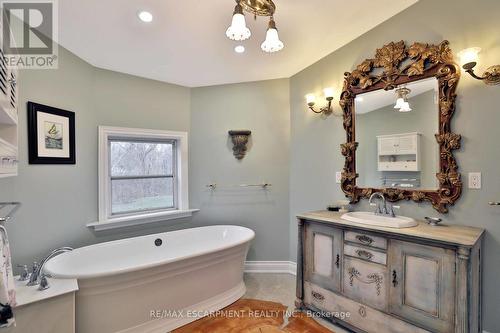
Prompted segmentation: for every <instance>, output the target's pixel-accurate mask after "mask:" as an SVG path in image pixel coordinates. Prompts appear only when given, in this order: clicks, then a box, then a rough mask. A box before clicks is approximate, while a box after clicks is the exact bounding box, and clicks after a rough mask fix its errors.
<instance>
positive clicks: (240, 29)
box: [226, 1, 252, 41]
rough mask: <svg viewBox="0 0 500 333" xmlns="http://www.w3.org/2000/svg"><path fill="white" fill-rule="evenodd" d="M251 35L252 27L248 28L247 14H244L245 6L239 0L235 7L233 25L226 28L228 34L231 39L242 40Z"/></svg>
mask: <svg viewBox="0 0 500 333" xmlns="http://www.w3.org/2000/svg"><path fill="white" fill-rule="evenodd" d="M251 35H252V33H251V32H250V29H248V28H247V23H246V21H245V15H243V8H242V7H241V5H240V3H239V1H237V2H236V7H234V12H233V20H232V21H231V26H230V27H229V28H227V30H226V36H227V38H229V39H231V40H238V41H241V40H245V39H248V38H250V36H251Z"/></svg>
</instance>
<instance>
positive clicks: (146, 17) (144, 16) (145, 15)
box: [137, 10, 153, 23]
mask: <svg viewBox="0 0 500 333" xmlns="http://www.w3.org/2000/svg"><path fill="white" fill-rule="evenodd" d="M137 16H138V17H139V20H141V21H142V22H146V23H149V22H151V21H153V14H151V13H150V12H147V11H145V10H141V11H140V12H139V13H137Z"/></svg>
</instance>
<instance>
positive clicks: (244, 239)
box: [44, 224, 255, 280]
mask: <svg viewBox="0 0 500 333" xmlns="http://www.w3.org/2000/svg"><path fill="white" fill-rule="evenodd" d="M214 227H224V228H227V227H229V228H237V229H240V230H244V231H245V232H249V234H248V235H245V237H242V239H241V240H238V241H236V242H232V243H230V244H224V243H222V244H221V246H220V247H217V248H216V249H212V250H208V251H201V252H196V253H193V254H187V255H184V256H179V257H175V258H172V259H164V260H158V261H153V262H148V263H144V264H140V265H136V266H133V267H125V268H122V269H115V270H109V271H105V272H99V273H95V272H92V273H88V274H79V275H75V274H68V273H61V272H57V270H51V269H50V267H51V264H52V265H57V263H58V261H60V260H62V259H61V258H64V257H68V256H71V255H74V254H75V251H81V250H83V249H88V248H90V247H94V248H100V247H104V246H110V245H112V244H120V243H125V242H127V241H130V240H131V239H143V238H153V237H158V236H161V235H165V234H169V233H176V232H185V231H189V230H195V229H198V230H199V229H210V228H214ZM254 238H255V231H254V230H252V229H250V228H247V227H244V226H238V225H224V224H218V225H210V226H203V227H193V228H185V229H179V230H174V231H167V232H161V233H156V234H148V235H143V236H136V237H128V238H122V239H117V240H113V241H109V242H102V243H97V244H92V245H87V246H82V247H79V248H76V249H75V250H73V251H72V252H66V253H63V254H60V255H58V256H56V257H54V258H51V259H50V260H49V261H47V264H46V265H45V267H44V272H45V273H47V274H50V275H51V276H53V277H54V278H58V279H78V280H80V279H93V278H101V277H107V276H113V275H118V274H125V273H129V272H135V271H139V270H146V269H148V268H153V267H157V266H161V265H167V264H172V263H175V262H179V261H183V260H189V259H191V258H195V257H200V256H203V255H208V254H212V253H216V252H220V251H224V250H227V249H230V248H233V247H238V246H240V245H242V244H245V243H250V242H251V241H252V240H253V239H254ZM53 269H54V268H53Z"/></svg>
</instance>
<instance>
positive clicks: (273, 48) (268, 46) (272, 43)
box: [260, 17, 284, 53]
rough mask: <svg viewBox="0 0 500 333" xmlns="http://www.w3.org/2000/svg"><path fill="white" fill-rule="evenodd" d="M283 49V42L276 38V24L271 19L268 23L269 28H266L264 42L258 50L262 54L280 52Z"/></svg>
mask: <svg viewBox="0 0 500 333" xmlns="http://www.w3.org/2000/svg"><path fill="white" fill-rule="evenodd" d="M283 47H284V44H283V42H282V41H281V40H280V38H279V36H278V29H276V23H275V22H274V19H273V18H272V17H271V20H270V21H269V27H268V28H267V33H266V40H265V41H264V42H263V43H262V45H261V46H260V48H261V49H262V51H264V52H268V53H273V52H278V51H280V50H282V49H283Z"/></svg>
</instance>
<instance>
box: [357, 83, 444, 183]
mask: <svg viewBox="0 0 500 333" xmlns="http://www.w3.org/2000/svg"><path fill="white" fill-rule="evenodd" d="M438 102H439V94H438V81H437V79H436V78H434V77H432V78H428V79H424V80H420V81H415V82H411V83H408V84H405V85H402V86H398V87H397V89H394V90H388V91H386V90H376V91H371V92H367V93H364V94H359V95H357V96H356V99H355V117H356V119H355V121H356V141H357V142H358V143H359V146H358V149H357V153H356V171H357V173H358V174H359V178H358V179H357V186H358V187H363V188H366V187H369V188H384V187H391V188H405V189H426V190H435V189H438V187H439V186H438V185H439V184H438V181H437V179H436V173H437V172H439V145H438V144H437V142H436V138H435V136H434V135H435V134H436V133H438V126H439V122H438V117H439V105H438Z"/></svg>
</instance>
